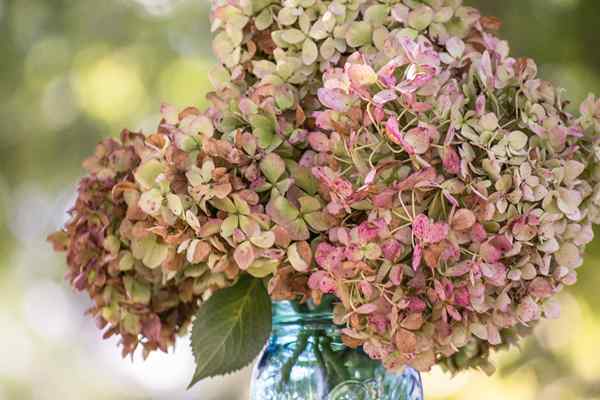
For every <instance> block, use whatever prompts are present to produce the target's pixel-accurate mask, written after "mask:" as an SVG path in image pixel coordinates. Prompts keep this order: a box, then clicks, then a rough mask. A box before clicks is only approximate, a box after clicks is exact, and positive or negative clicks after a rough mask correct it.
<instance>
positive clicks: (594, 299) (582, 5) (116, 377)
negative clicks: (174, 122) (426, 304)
mask: <svg viewBox="0 0 600 400" xmlns="http://www.w3.org/2000/svg"><path fill="white" fill-rule="evenodd" d="M467 3H468V4H470V5H475V6H478V7H480V8H481V9H483V10H484V14H487V15H496V16H498V17H501V18H502V19H503V20H504V27H503V29H502V36H503V37H505V38H507V39H509V40H510V42H511V45H512V48H513V54H514V55H517V56H525V55H527V56H531V57H533V58H535V59H536V60H537V61H538V63H539V65H540V72H541V75H542V76H543V77H544V78H547V79H551V80H554V81H555V82H560V85H561V86H563V87H565V88H566V89H567V90H568V98H570V99H572V100H573V102H574V103H577V102H579V101H581V100H582V99H583V98H584V97H585V96H586V95H587V92H588V91H595V92H599V93H600V51H598V50H599V49H600V35H599V34H598V27H599V26H600V1H598V0H503V1H498V0H480V1H475V0H471V1H467ZM0 38H1V40H0V127H1V128H0V254H2V255H3V257H2V258H1V259H0V400H6V399H10V400H28V399H35V400H68V399H77V400H80V399H90V400H96V399H119V400H120V399H165V400H166V399H169V400H171V399H201V400H243V399H246V387H247V385H248V381H249V379H250V378H249V371H248V370H246V371H243V372H241V373H239V374H236V375H232V376H229V377H227V378H224V379H215V380H212V381H208V382H205V383H203V384H201V385H199V386H197V387H196V388H195V389H194V391H191V392H186V391H184V390H183V388H184V387H185V386H186V384H187V383H188V381H189V379H190V377H191V374H192V359H191V355H190V352H189V350H188V348H187V345H186V343H184V341H182V342H181V343H180V345H179V346H178V347H177V349H176V350H175V351H174V353H173V354H169V355H159V354H155V355H153V356H151V357H150V359H149V360H148V361H147V362H142V361H141V360H140V359H138V358H136V359H135V360H133V361H131V360H121V359H120V356H119V351H118V349H117V347H116V343H115V342H114V341H101V340H100V334H99V332H98V331H97V330H96V328H95V326H94V324H93V322H92V321H90V320H89V319H88V318H86V317H84V316H83V312H84V310H85V308H86V306H87V304H88V303H87V299H86V298H85V297H84V296H82V295H77V294H74V293H72V291H71V290H70V289H69V288H68V287H67V285H66V284H65V283H64V281H63V279H62V273H63V268H64V260H63V258H62V257H61V256H59V255H55V254H53V253H52V252H51V249H50V247H49V246H48V245H47V244H46V243H45V241H44V238H45V236H46V235H47V234H48V233H49V232H51V231H52V230H54V229H55V228H56V227H58V226H59V225H60V224H61V223H62V222H64V220H65V211H66V209H67V208H68V207H69V206H70V204H71V203H72V202H73V200H74V195H73V193H74V189H75V184H76V181H77V179H78V176H79V175H80V174H82V172H83V171H82V169H81V168H80V163H81V161H82V159H83V158H84V157H86V156H87V155H88V154H90V153H91V152H92V151H93V148H94V145H95V143H96V142H97V141H98V140H100V139H101V138H103V137H106V136H108V135H117V134H118V133H119V131H120V129H122V128H123V127H129V128H132V129H144V130H146V131H148V130H151V129H152V128H153V127H154V126H155V125H156V123H157V121H158V115H157V111H158V109H159V105H160V102H161V101H166V102H169V103H172V104H175V105H178V106H185V105H191V104H194V105H197V106H203V103H204V100H203V97H204V94H205V93H206V92H207V91H208V90H209V83H208V80H207V71H208V70H209V69H210V68H211V66H212V65H213V63H214V58H213V57H212V56H211V51H210V33H209V23H208V1H207V0H103V1H101V2H100V1H92V0H77V1H73V0H0ZM599 262H600V241H598V240H597V241H596V242H595V243H594V244H593V245H592V246H590V248H589V255H588V258H587V262H586V265H585V266H584V268H583V269H582V270H581V274H580V282H579V284H578V285H577V286H576V287H575V288H573V289H571V290H569V291H568V292H566V293H564V295H562V302H563V304H564V307H563V309H564V310H563V317H562V318H561V319H560V320H558V321H552V322H547V323H544V324H542V325H541V326H540V327H538V328H537V330H536V336H535V337H534V338H532V339H530V340H528V341H526V342H525V343H523V344H522V347H521V349H520V350H517V349H515V350H513V351H511V352H509V353H506V354H503V355H501V356H499V357H498V364H499V367H500V368H499V373H498V374H497V375H495V376H494V377H493V378H488V377H486V376H484V375H483V374H481V373H467V374H462V375H459V376H457V377H456V378H454V379H452V380H451V379H450V377H448V376H446V375H444V374H442V373H441V372H440V371H434V372H433V373H431V374H428V375H426V376H425V377H424V380H425V385H426V390H427V398H428V400H442V399H448V400H458V399H461V400H475V399H478V400H480V399H483V400H496V399H498V400H501V399H518V400H537V399H543V400H571V399H575V400H600V350H599V348H598V347H599V346H598V342H600V312H599V311H598V310H599V309H600V295H599V293H600V292H599V289H600V268H599V266H598V265H597V264H598V263H599Z"/></svg>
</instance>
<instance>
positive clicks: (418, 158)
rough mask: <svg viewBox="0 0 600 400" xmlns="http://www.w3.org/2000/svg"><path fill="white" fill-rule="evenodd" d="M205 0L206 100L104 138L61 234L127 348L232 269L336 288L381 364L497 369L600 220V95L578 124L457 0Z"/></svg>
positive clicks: (151, 345)
mask: <svg viewBox="0 0 600 400" xmlns="http://www.w3.org/2000/svg"><path fill="white" fill-rule="evenodd" d="M212 5H213V8H212V18H211V20H212V29H213V31H214V33H215V41H214V51H215V53H216V55H217V57H218V58H219V60H220V62H221V64H222V65H221V67H220V68H219V69H218V70H217V71H215V73H213V74H212V75H211V81H212V83H213V85H214V87H215V92H213V93H210V94H209V95H208V99H209V100H210V102H211V107H210V108H209V109H208V110H207V111H206V112H204V113H202V112H200V111H198V110H196V109H194V108H189V109H186V110H184V111H182V112H181V113H179V112H177V111H176V110H174V109H173V108H171V107H168V106H165V107H164V108H163V110H162V111H163V120H162V121H161V124H160V127H159V129H158V130H157V132H156V133H154V134H151V135H147V136H144V135H141V134H132V133H129V132H124V134H123V135H122V138H121V141H120V142H116V141H113V140H109V141H106V142H104V143H103V144H101V145H100V146H99V147H98V149H97V152H96V154H95V156H94V157H92V158H91V159H90V160H88V161H86V163H85V165H86V167H87V168H88V169H89V171H90V176H88V177H86V178H84V179H83V180H82V183H81V186H80V192H79V198H78V200H77V203H76V206H75V208H74V209H73V211H72V220H71V221H70V222H69V223H68V224H67V226H66V228H65V230H64V231H61V232H59V233H57V234H55V235H53V236H52V237H51V240H52V241H53V242H54V244H55V246H56V248H57V249H59V250H66V251H67V252H68V257H67V259H68V263H69V268H70V269H69V273H68V277H69V279H70V281H71V282H72V283H73V285H74V286H75V287H76V288H78V289H80V290H85V291H87V292H88V293H89V294H90V295H91V296H92V298H93V300H94V302H95V307H94V308H93V309H92V310H91V313H92V314H93V315H96V316H97V317H98V319H99V321H100V323H101V325H102V326H104V325H106V324H108V325H109V326H110V327H109V329H108V331H107V334H108V335H111V334H120V335H121V336H122V337H123V343H124V353H131V352H133V350H134V349H135V347H136V346H137V345H138V344H139V343H142V344H143V345H144V348H145V349H146V350H147V351H151V350H153V349H156V348H160V349H162V350H165V349H166V348H167V347H168V346H169V345H170V344H172V343H173V341H174V340H175V334H176V333H178V332H182V331H184V330H185V328H186V326H187V324H188V323H189V321H190V318H191V315H192V313H193V312H194V311H195V310H196V309H197V307H198V306H199V304H200V303H201V302H202V301H203V300H204V299H206V298H207V297H208V296H210V295H211V293H213V292H214V291H215V290H217V289H219V288H223V287H227V286H229V285H232V284H234V283H235V282H236V280H237V278H238V277H239V276H240V274H250V275H252V276H254V277H256V278H266V279H267V280H268V281H269V292H270V294H271V297H272V298H273V299H274V300H282V299H297V300H300V301H304V300H306V299H308V298H310V297H312V298H313V299H314V300H316V301H319V300H320V299H321V297H322V296H324V295H335V296H336V297H337V299H338V300H339V305H338V306H337V308H336V310H335V315H336V321H337V322H339V323H340V324H345V325H346V327H345V329H344V330H343V338H344V341H345V342H346V343H347V344H348V345H351V346H363V348H364V349H365V351H366V352H367V353H368V354H369V355H370V356H371V357H372V358H374V359H379V360H381V361H382V362H383V363H384V365H385V366H386V367H388V368H390V369H397V368H402V367H403V366H405V365H411V366H413V367H415V368H417V369H419V370H423V371H424V370H428V369H429V368H430V367H431V366H432V365H434V364H440V365H442V366H445V367H446V368H448V369H449V370H451V371H459V370H462V369H465V368H469V367H478V368H482V369H484V370H486V371H488V372H489V371H491V370H492V369H493V367H492V366H491V364H489V361H488V357H489V354H490V350H492V349H497V348H500V347H502V346H505V345H510V344H512V343H514V342H515V341H516V340H517V339H518V338H519V337H520V336H523V335H525V334H527V333H528V332H529V331H530V329H531V327H532V326H533V325H535V324H536V323H537V321H539V320H540V319H541V318H543V317H548V318H554V317H556V316H557V306H556V302H555V301H554V296H555V294H556V293H557V292H558V291H560V290H561V289H562V288H563V286H565V285H571V284H573V283H574V282H575V280H576V268H577V267H579V266H580V265H581V262H582V261H581V260H582V254H583V250H584V246H585V244H586V243H588V242H589V241H590V240H591V239H592V229H591V224H592V223H593V222H598V221H600V169H598V167H596V165H598V164H597V163H598V161H599V160H600V148H599V146H598V137H599V136H598V133H600V101H598V100H596V98H595V97H590V98H589V99H588V100H586V102H585V103H584V104H583V105H582V106H581V117H579V118H577V119H576V118H574V117H573V116H571V115H570V114H569V113H568V112H567V111H566V110H565V109H564V103H563V100H562V99H561V93H560V91H559V90H556V89H555V88H554V87H553V86H552V85H551V84H549V83H548V82H545V81H543V80H540V79H538V78H537V77H536V73H537V68H536V66H535V64H534V63H533V61H531V60H525V59H514V58H512V57H510V55H509V48H508V44H507V43H506V42H504V41H502V40H499V39H497V38H496V37H495V36H494V35H493V34H492V33H491V32H493V31H494V30H496V29H498V27H499V22H498V21H497V20H496V19H494V18H486V17H481V16H480V15H479V13H478V12H477V10H475V9H473V8H470V7H465V6H463V5H462V2H461V1H460V0H428V1H425V2H421V1H413V0H403V1H393V2H388V1H376V0H333V1H324V0H285V1H277V0H213V1H212Z"/></svg>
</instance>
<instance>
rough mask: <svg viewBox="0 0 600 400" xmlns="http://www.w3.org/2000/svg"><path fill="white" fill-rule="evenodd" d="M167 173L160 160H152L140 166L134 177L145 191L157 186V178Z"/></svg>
mask: <svg viewBox="0 0 600 400" xmlns="http://www.w3.org/2000/svg"><path fill="white" fill-rule="evenodd" d="M164 171H165V166H164V165H163V164H162V163H161V162H160V161H158V160H154V159H153V160H150V161H147V162H146V163H144V164H142V165H140V166H139V167H138V169H137V170H136V171H135V173H134V176H135V180H136V181H137V183H139V184H140V186H141V187H142V188H143V189H146V190H147V189H151V188H153V187H155V186H156V178H157V177H158V176H159V175H160V174H162V173H163V172H164Z"/></svg>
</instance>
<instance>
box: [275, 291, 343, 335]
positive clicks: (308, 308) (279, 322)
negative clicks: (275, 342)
mask: <svg viewBox="0 0 600 400" xmlns="http://www.w3.org/2000/svg"><path fill="white" fill-rule="evenodd" d="M333 301H334V299H333V298H332V297H324V298H323V300H322V301H321V303H320V304H318V305H317V304H315V303H314V302H313V301H312V300H309V301H307V302H305V303H303V304H300V303H298V302H295V301H275V302H273V304H272V309H273V327H274V328H277V327H283V326H287V325H333Z"/></svg>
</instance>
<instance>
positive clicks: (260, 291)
mask: <svg viewBox="0 0 600 400" xmlns="http://www.w3.org/2000/svg"><path fill="white" fill-rule="evenodd" d="M270 334H271V299H270V298H269V294H268V293H267V290H266V289H265V287H264V285H263V283H262V281H261V280H260V279H254V278H251V277H249V276H242V277H241V278H240V280H239V282H238V283H237V284H236V285H235V286H233V287H230V288H228V289H223V290H221V291H218V292H217V293H215V294H214V295H213V296H212V297H211V298H210V299H208V301H206V303H204V304H203V305H202V306H201V307H200V310H199V311H198V313H197V314H196V319H195V321H194V327H193V328H192V352H193V353H194V358H195V359H196V372H195V373H194V377H193V378H192V382H191V383H190V385H189V387H188V388H191V387H192V386H193V385H194V384H196V383H198V382H199V381H200V380H202V379H205V378H210V377H214V376H218V375H225V374H228V373H231V372H235V371H237V370H240V369H242V368H244V367H245V366H247V365H248V364H250V363H251V362H252V361H253V360H254V359H255V358H256V357H257V356H258V354H259V353H260V351H261V350H262V348H263V346H264V344H265V343H266V341H267V339H268V338H269V335H270Z"/></svg>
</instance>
